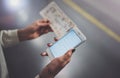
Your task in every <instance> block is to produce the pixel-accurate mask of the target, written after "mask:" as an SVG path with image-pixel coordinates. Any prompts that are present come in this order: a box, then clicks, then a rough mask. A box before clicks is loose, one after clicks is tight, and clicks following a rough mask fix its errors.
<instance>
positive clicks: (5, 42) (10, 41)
mask: <svg viewBox="0 0 120 78" xmlns="http://www.w3.org/2000/svg"><path fill="white" fill-rule="evenodd" d="M17 31H18V30H17V29H16V30H1V31H0V44H1V45H2V46H4V47H8V46H12V45H15V44H17V43H19V38H18V33H17Z"/></svg>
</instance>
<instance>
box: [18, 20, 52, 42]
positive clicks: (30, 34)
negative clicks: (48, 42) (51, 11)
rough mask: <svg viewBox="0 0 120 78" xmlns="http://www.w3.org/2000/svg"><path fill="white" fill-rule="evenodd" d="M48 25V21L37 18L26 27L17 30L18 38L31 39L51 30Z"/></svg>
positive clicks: (21, 39)
mask: <svg viewBox="0 0 120 78" xmlns="http://www.w3.org/2000/svg"><path fill="white" fill-rule="evenodd" d="M49 25H50V22H49V21H48V20H46V19H42V20H37V21H35V22H34V23H33V24H31V25H30V26H28V27H27V28H24V29H20V30H18V36H19V40H20V41H25V40H31V39H35V38H37V37H39V36H41V35H43V34H46V33H48V32H52V29H51V28H50V26H49Z"/></svg>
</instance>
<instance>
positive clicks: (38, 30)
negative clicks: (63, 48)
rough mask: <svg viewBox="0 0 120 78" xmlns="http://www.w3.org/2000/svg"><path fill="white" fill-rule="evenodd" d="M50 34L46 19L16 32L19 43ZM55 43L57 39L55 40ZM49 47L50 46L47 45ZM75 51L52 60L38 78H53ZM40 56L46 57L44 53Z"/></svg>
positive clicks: (50, 30)
mask: <svg viewBox="0 0 120 78" xmlns="http://www.w3.org/2000/svg"><path fill="white" fill-rule="evenodd" d="M49 32H52V29H51V28H50V22H49V21H48V20H46V19H42V20H37V21H35V22H34V23H32V24H31V25H29V26H28V27H26V28H24V29H19V30H18V37H19V40H20V41H26V40H32V39H35V38H38V37H40V36H41V35H44V34H47V33H49ZM55 41H57V39H56V38H55ZM48 46H49V47H50V46H51V45H49V44H48ZM74 51H75V49H71V50H69V51H67V52H66V53H65V54H64V55H63V56H61V57H58V58H55V59H53V60H52V61H51V62H50V63H49V64H48V65H47V66H46V67H45V68H43V70H42V71H41V73H40V74H39V76H40V78H54V77H55V76H56V75H57V74H58V73H59V72H60V71H61V70H62V69H63V68H64V67H65V66H66V65H67V64H68V63H69V62H70V59H71V56H72V54H73V52H74ZM41 55H42V56H48V54H47V53H46V52H43V53H41Z"/></svg>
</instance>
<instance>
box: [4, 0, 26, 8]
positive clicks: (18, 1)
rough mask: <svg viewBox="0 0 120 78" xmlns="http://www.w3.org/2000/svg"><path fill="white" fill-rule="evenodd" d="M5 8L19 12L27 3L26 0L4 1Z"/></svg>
mask: <svg viewBox="0 0 120 78" xmlns="http://www.w3.org/2000/svg"><path fill="white" fill-rule="evenodd" d="M4 1H5V7H6V8H7V9H8V10H19V9H22V8H23V7H27V4H28V1H27V0H4Z"/></svg>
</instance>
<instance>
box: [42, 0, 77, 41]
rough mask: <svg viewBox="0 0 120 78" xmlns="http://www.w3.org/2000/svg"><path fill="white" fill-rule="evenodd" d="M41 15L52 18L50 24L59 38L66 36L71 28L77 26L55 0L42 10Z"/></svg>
mask: <svg viewBox="0 0 120 78" xmlns="http://www.w3.org/2000/svg"><path fill="white" fill-rule="evenodd" d="M40 15H41V16H42V17H43V18H46V19H48V20H50V22H51V25H50V26H51V28H52V29H53V31H54V33H55V34H56V36H57V38H58V39H59V38H61V37H62V36H64V35H65V34H66V33H67V32H68V31H69V30H70V29H71V28H73V27H77V26H76V25H75V23H74V22H73V21H72V20H70V18H69V17H68V16H67V15H66V14H65V13H64V12H63V11H62V10H61V9H60V8H59V6H58V5H57V4H56V3H55V2H51V3H50V4H48V5H47V6H46V7H45V8H44V9H43V10H41V11H40Z"/></svg>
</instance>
